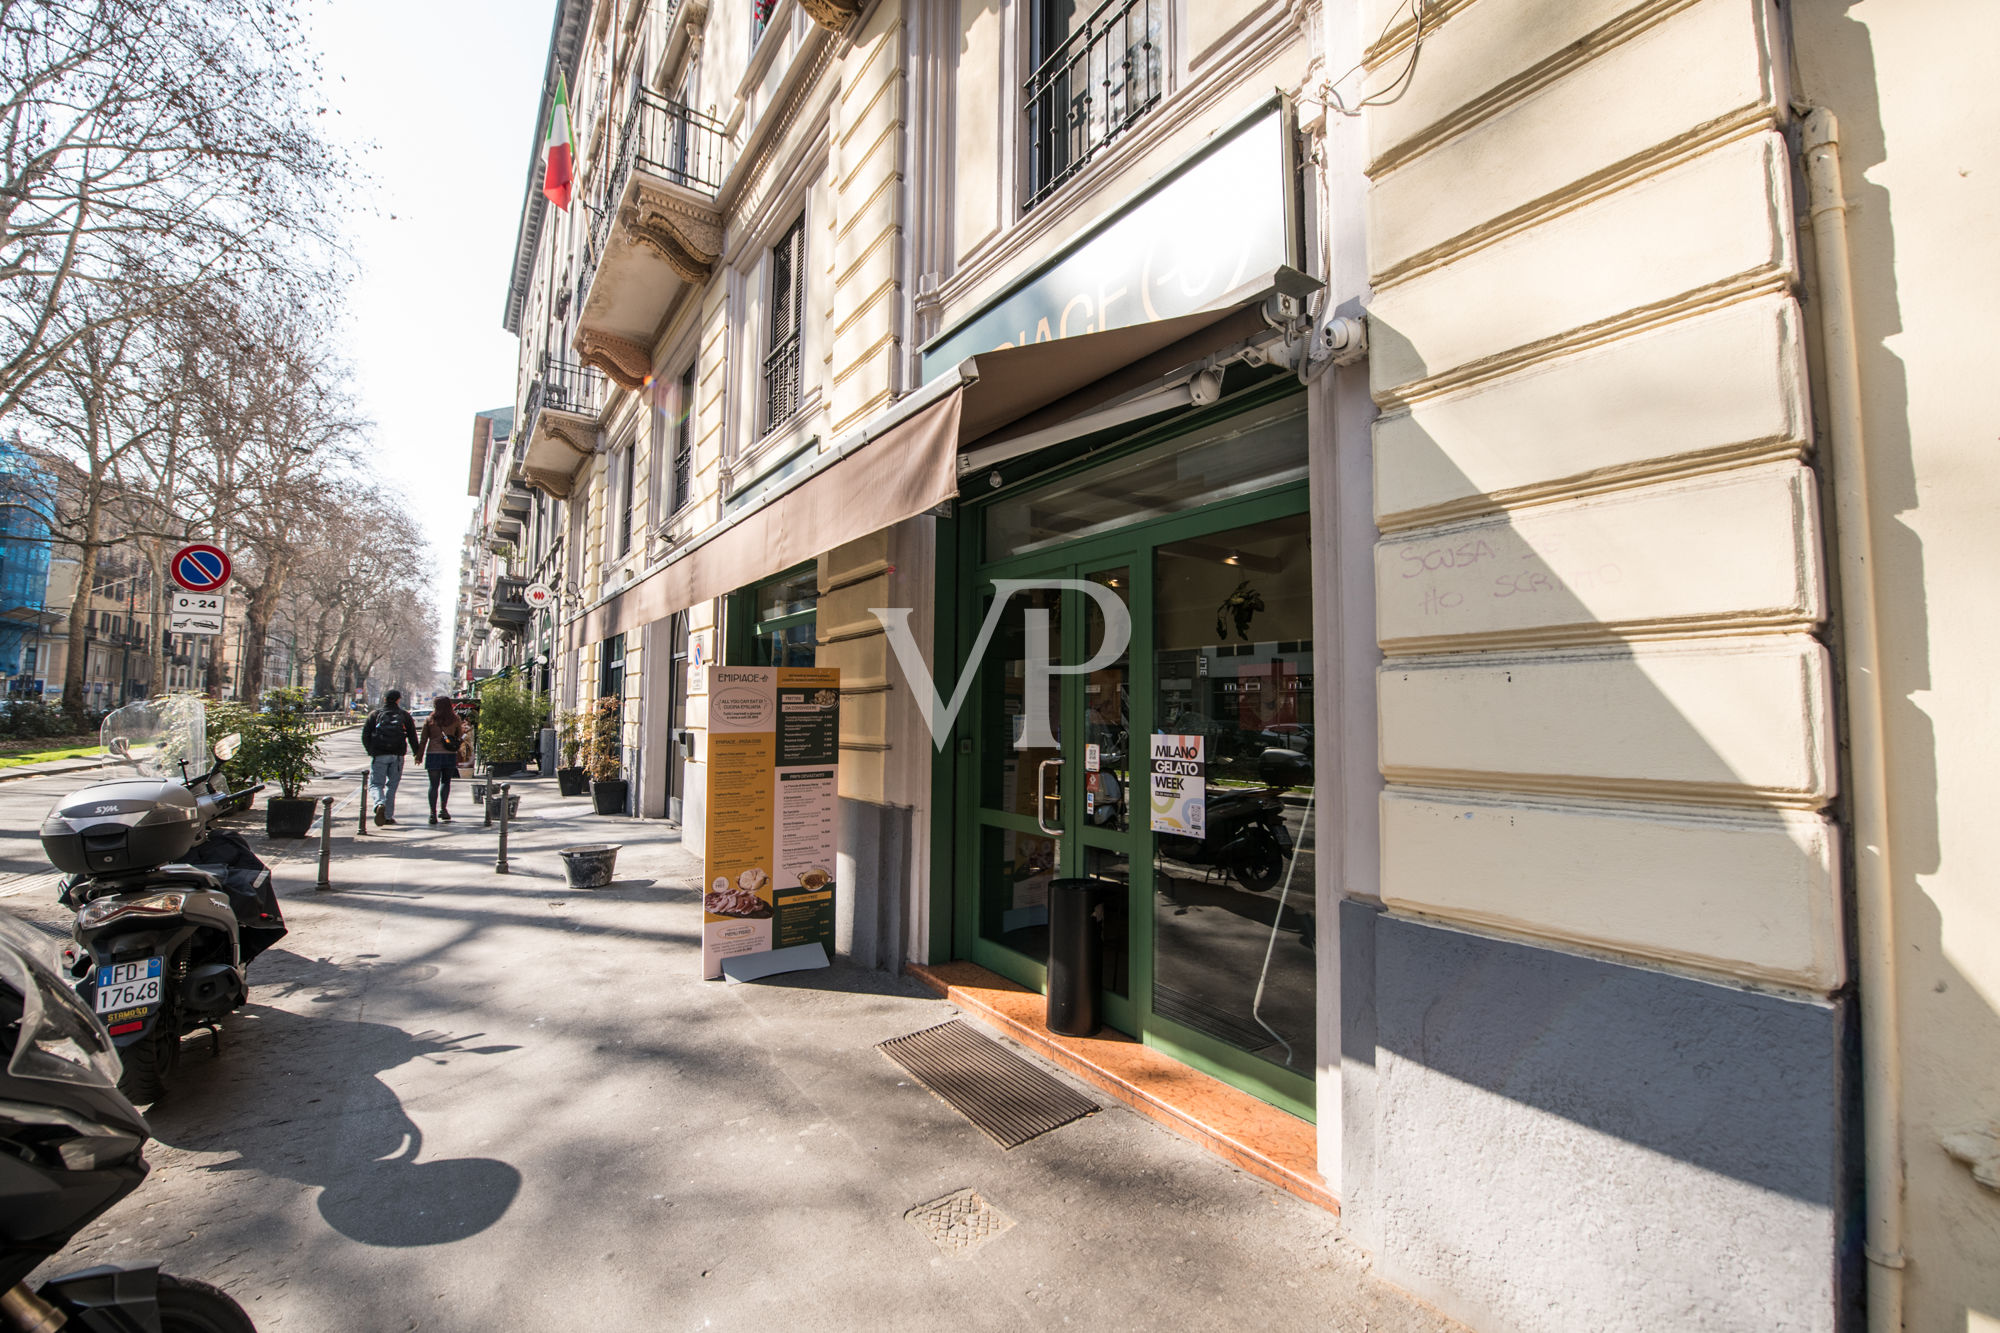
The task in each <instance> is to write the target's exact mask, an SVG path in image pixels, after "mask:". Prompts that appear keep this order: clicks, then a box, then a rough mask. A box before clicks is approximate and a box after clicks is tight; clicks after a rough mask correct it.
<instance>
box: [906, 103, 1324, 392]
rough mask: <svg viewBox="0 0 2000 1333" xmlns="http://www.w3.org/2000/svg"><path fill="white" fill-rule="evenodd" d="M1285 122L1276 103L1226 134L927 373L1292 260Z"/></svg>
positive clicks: (965, 335)
mask: <svg viewBox="0 0 2000 1333" xmlns="http://www.w3.org/2000/svg"><path fill="white" fill-rule="evenodd" d="M1289 128H1290V118H1289V117H1288V116H1287V115H1286V114H1285V108H1284V106H1283V105H1282V104H1280V103H1273V104H1272V105H1271V106H1270V108H1269V109H1268V110H1267V111H1266V112H1265V113H1264V114H1262V115H1257V116H1253V117H1251V118H1250V119H1248V120H1247V121H1245V122H1243V123H1242V124H1241V125H1239V126H1237V128H1235V129H1234V130H1232V131H1229V132H1228V133H1226V134H1224V135H1223V136H1222V137H1221V138H1219V139H1218V140H1217V141H1216V142H1215V143H1214V144H1212V145H1210V146H1209V147H1207V148H1205V149H1203V150H1202V151H1201V152H1200V153H1199V154H1198V155H1197V156H1196V157H1195V158H1194V159H1193V160H1191V161H1189V162H1187V163H1185V164H1183V165H1182V166H1180V167H1179V168H1177V169H1176V170H1175V171H1174V172H1173V173H1172V174H1171V175H1169V176H1168V177H1166V178H1165V179H1164V180H1161V181H1158V182H1156V183H1155V184H1153V185H1151V186H1149V187H1148V188H1147V189H1146V190H1145V191H1144V192H1143V193H1141V194H1140V195H1139V196H1138V198H1136V199H1134V200H1133V201H1132V202H1131V203H1130V204H1128V205H1127V206H1126V207H1124V208H1123V209H1121V210H1119V211H1118V212H1116V213H1114V214H1113V215H1112V216H1111V217H1109V218H1107V219H1106V220H1105V221H1103V222H1101V223H1099V224H1098V225H1097V226H1095V227H1093V228H1092V229H1091V230H1090V231H1088V232H1086V233H1085V234H1084V235H1083V236H1082V237H1081V238H1079V239H1077V240H1076V241H1073V242H1071V243H1070V244H1069V245H1067V246H1065V247H1064V248H1063V249H1062V250H1060V251H1058V252H1057V254H1056V256H1055V257H1054V258H1053V259H1052V260H1051V261H1050V262H1049V263H1047V264H1046V265H1044V266H1043V267H1042V268H1040V269H1039V270H1037V271H1036V272H1035V273H1033V274H1032V275H1030V276H1029V277H1028V278H1027V279H1026V280H1024V281H1022V282H1020V283H1018V284H1017V285H1015V286H1014V287H1012V288H1010V289H1009V290H1008V291H1007V292H1006V293H1004V294H1003V295H1002V296H1000V297H999V298H998V299H997V300H996V301H994V302H993V303H992V304H990V305H988V306H987V307H986V308H984V309H983V310H981V311H979V313H977V314H975V315H973V316H972V317H971V318H970V319H968V320H966V321H965V322H963V323H961V324H960V325H959V326H958V327H957V328H955V329H953V330H952V331H951V332H949V333H947V334H945V335H944V336H943V337H941V338H939V339H938V340H937V341H936V342H934V343H932V344H931V345H930V346H929V347H927V348H925V349H924V379H925V380H930V379H931V378H933V377H934V376H936V375H939V374H941V373H943V372H944V371H945V370H947V369H949V368H950V367H952V366H955V365H957V364H958V363H959V362H961V361H963V360H965V359H966V358H967V357H970V356H976V355H978V354H979V353H981V352H990V351H993V350H995V349H996V348H1001V347H1016V346H1020V345H1022V344H1024V343H1039V342H1050V341H1052V340H1054V339H1058V338H1073V337H1075V336H1077V335H1078V334H1082V333H1098V332H1101V331H1102V330H1105V329H1119V328H1124V327H1126V326H1128V325H1132V324H1143V323H1147V322H1149V321H1152V320H1157V319H1171V318H1172V317H1174V316H1175V315H1189V314H1193V313H1194V312H1196V311H1198V310H1203V309H1206V308H1208V307H1209V306H1212V305H1214V304H1215V303H1216V302H1217V301H1218V300H1220V299H1221V298H1222V297H1224V296H1227V295H1228V294H1229V293H1231V292H1233V291H1236V290H1237V289H1238V288H1240V287H1242V286H1243V285H1244V284H1245V283H1248V282H1250V281H1252V280H1254V279H1256V278H1258V277H1260V276H1262V275H1263V274H1266V273H1269V272H1270V271H1271V270H1273V269H1275V268H1279V267H1281V266H1284V265H1288V264H1289V265H1294V266H1296V258H1295V256H1296V252H1297V246H1296V245H1295V244H1294V238H1293V219H1294V217H1295V216H1296V210H1295V208H1294V206H1293V202H1292V201H1293V193H1294V189H1295V181H1296V174H1295V173H1294V172H1293V171H1292V169H1291V158H1292V154H1291V142H1290V133H1289ZM1045 207H1046V205H1045Z"/></svg>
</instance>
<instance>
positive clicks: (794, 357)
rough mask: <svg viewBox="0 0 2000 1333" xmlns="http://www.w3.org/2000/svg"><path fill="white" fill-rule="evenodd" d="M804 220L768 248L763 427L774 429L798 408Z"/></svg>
mask: <svg viewBox="0 0 2000 1333" xmlns="http://www.w3.org/2000/svg"><path fill="white" fill-rule="evenodd" d="M805 296H806V220H805V215H804V214H801V215H800V216H799V220H798V221H797V222H794V223H793V224H792V225H791V226H790V227H788V228H786V229H785V234H784V235H783V236H782V237H780V238H779V239H778V243H777V244H776V245H775V246H773V247H771V350H770V353H769V354H768V355H767V356H766V357H765V358H764V429H765V430H767V431H770V430H776V429H777V428H778V427H779V426H782V425H784V424H785V423H786V422H787V421H790V420H791V419H792V417H793V416H794V415H795V414H796V413H797V412H798V410H799V378H800V370H801V366H800V356H799V331H800V329H801V328H802V327H803V325H804V323H805V319H804V311H803V306H804V305H805Z"/></svg>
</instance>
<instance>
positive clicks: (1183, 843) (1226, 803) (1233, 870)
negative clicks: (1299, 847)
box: [1159, 749, 1311, 893]
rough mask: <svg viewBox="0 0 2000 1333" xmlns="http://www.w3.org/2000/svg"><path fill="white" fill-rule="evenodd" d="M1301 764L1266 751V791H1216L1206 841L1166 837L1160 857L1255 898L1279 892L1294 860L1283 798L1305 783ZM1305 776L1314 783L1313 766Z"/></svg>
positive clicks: (1263, 764)
mask: <svg viewBox="0 0 2000 1333" xmlns="http://www.w3.org/2000/svg"><path fill="white" fill-rule="evenodd" d="M1298 758H1299V757H1298V756H1297V755H1294V754H1293V753H1291V752H1290V751H1287V750H1277V749H1272V750H1266V751H1265V752H1264V753H1263V755H1262V756H1261V758H1260V761H1259V765H1258V769H1259V772H1258V776H1259V777H1260V778H1262V780H1263V781H1264V783H1265V784H1266V785H1265V786H1262V787H1243V788H1215V789H1211V790H1210V792H1209V796H1208V802H1207V808H1206V810H1205V811H1204V814H1205V816H1206V818H1205V820H1204V830H1203V835H1202V836H1201V837H1199V838H1194V837H1188V836H1186V835H1183V834H1171V833H1170V834H1163V835H1161V837H1160V841H1159V850H1160V854H1161V855H1162V856H1165V857H1168V858H1170V859H1172V860H1175V861H1179V862H1181V863H1182V864H1183V865H1192V866H1208V867H1212V868H1214V869H1217V870H1221V871H1223V872H1225V873H1226V874H1228V875H1229V876H1231V877H1232V878H1233V879H1235V881H1236V882H1237V883H1238V884H1241V885H1242V886H1243V887H1244V888H1246V889H1248V890H1250V891H1251V892H1252V893H1264V892H1267V891H1268V890H1270V889H1272V888H1274V887H1275V886H1276V885H1277V883H1278V881H1279V880H1280V879H1282V878H1284V874H1285V862H1287V861H1289V860H1290V859H1291V857H1292V850H1293V847H1292V830H1291V826H1290V825H1288V824H1287V823H1285V803H1284V800H1283V799H1282V797H1281V793H1282V792H1283V791H1284V790H1285V788H1287V787H1289V786H1293V785H1296V783H1297V782H1298V781H1299V780H1300V778H1299V774H1298V771H1297V761H1298ZM1304 772H1305V775H1306V776H1305V779H1304V780H1306V781H1310V780H1311V766H1310V761H1309V760H1308V761H1306V766H1305V770H1304Z"/></svg>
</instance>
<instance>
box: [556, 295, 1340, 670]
mask: <svg viewBox="0 0 2000 1333" xmlns="http://www.w3.org/2000/svg"><path fill="white" fill-rule="evenodd" d="M1318 286H1319V284H1318V282H1316V281H1315V280H1314V279H1312V278H1309V277H1307V276H1306V275H1305V274H1302V273H1299V272H1297V271H1295V270H1292V269H1280V270H1278V271H1277V272H1276V273H1273V274H1270V275H1268V276H1266V277H1265V278H1263V279H1261V280H1260V281H1258V282H1256V283H1252V284H1250V285H1249V286H1247V287H1245V288H1243V289H1241V290H1240V291H1239V292H1237V293H1235V294H1233V295H1231V296H1230V297H1228V298H1226V299H1225V300H1223V301H1221V302H1218V303H1217V304H1216V305H1215V306H1214V307H1212V308H1211V309H1208V310H1204V311H1200V312H1197V313H1195V314H1192V315H1181V316H1178V317H1176V318H1173V319H1162V320H1155V321H1153V322H1151V323H1147V324H1135V325H1132V326H1130V327H1127V328H1121V329H1110V330H1107V331H1106V332H1103V333H1086V334H1080V335H1078V336H1076V337H1073V338H1064V339H1061V340H1059V341H1055V342H1045V343H1031V344H1029V345H1027V346H1024V347H1006V348H1001V349H999V350H997V351H992V352H982V353H980V354H979V355H978V356H975V357H972V358H969V359H968V360H966V361H963V362H961V363H959V365H958V366H956V367H955V368H953V369H952V370H951V371H949V372H947V373H946V374H944V375H940V376H939V377H938V378H937V379H935V380H933V381H931V383H929V384H927V385H925V386H924V387H923V388H922V389H920V390H918V391H917V392H916V393H913V394H911V395H910V396H909V397H907V398H905V399H904V400H903V401H902V402H900V403H898V404H896V406H894V407H892V408H890V409H889V410H888V411H887V412H885V413H883V414H882V415H881V416H880V417H878V418H877V419H876V420H875V421H873V422H871V423H869V424H868V425H866V426H864V427H862V428H861V429H859V430H857V431H854V432H853V433H852V434H850V435H848V436H846V437H844V438H843V439H841V440H838V441H836V442H835V443H834V444H833V445H832V446H831V447H829V448H828V449H826V450H825V451H824V452H823V453H822V454H821V455H820V456H819V458H818V459H816V460H814V462H813V463H812V464H811V465H810V467H809V468H808V470H806V471H804V472H803V473H802V474H801V475H799V476H797V477H794V478H787V479H786V480H785V481H784V482H783V483H781V487H782V489H778V490H776V491H774V492H773V493H772V494H771V495H770V498H769V499H767V500H765V501H764V502H763V503H761V504H759V505H758V506H757V507H756V508H752V509H749V510H747V511H745V512H743V513H741V514H739V515H735V516H728V517H725V518H724V519H723V520H722V522H721V523H719V524H717V525H716V526H714V527H712V528H710V529H708V530H707V531H706V532H704V533H701V534H700V535H698V536H696V537H695V538H694V539H692V540H691V541H689V542H688V543H687V544H686V545H685V546H683V547H682V548H681V549H680V551H678V552H677V553H676V554H675V555H674V556H673V558H672V559H671V560H670V561H669V562H668V563H667V564H665V565H663V566H661V567H660V568H658V569H656V570H654V571H653V572H652V573H650V574H648V575H646V576H645V577H644V578H642V579H640V580H639V581H638V582H636V583H634V584H633V585H632V586H631V587H630V588H627V589H626V590H625V591H624V592H622V593H620V594H618V595H617V596H615V597H612V598H610V599H609V600H607V601H605V602H603V603H601V604H599V605H598V606H596V607H594V608H592V609H591V610H590V611H589V612H587V613H586V614H585V615H584V616H583V617H582V618H581V620H580V621H578V622H577V623H576V625H575V626H572V628H571V634H570V643H571V646H576V645H578V644H582V643H594V642H596V641H598V640H600V639H603V638H606V637H608V636H610V635H613V634H622V633H626V632H628V631H630V630H634V629H637V628H638V627H639V626H641V625H646V624H649V623H651V622H652V621H655V620H659V619H661V618H663V617H665V616H669V615H672V614H673V613H674V612H676V611H682V610H686V609H687V608H688V607H691V606H696V605H699V604H700V603H702V602H706V601H709V600H711V599H712V598H716V597H720V596H722V595H723V594H724V593H728V592H733V591H735V590H736V589H738V588H742V587H745V586H746V585H748V584H752V583H755V582H757V581H758V580H760V579H764V578H768V577H770V576H771V575H773V574H776V573H778V572H779V571H781V570H785V569H789V568H791V567H792V566H794V565H798V564H803V563H804V562H806V561H808V560H811V559H813V558H814V557H816V556H818V555H820V554H821V553H822V552H825V551H829V550H832V549H833V548H834V547H836V546H840V545H842V544H843V543H846V542H851V541H855V540H857V539H859V538H861V537H865V536H867V535H868V534H869V533H871V532H878V531H880V530H881V529H883V528H886V527H890V526H892V525H894V524H897V523H900V522H902V521H903V520H904V519H908V518H914V517H916V516H917V515H918V514H922V513H926V512H928V511H930V510H932V509H935V508H936V507H937V506H938V505H940V504H942V503H944V502H945V501H946V500H949V499H951V498H952V497H954V496H956V495H957V494H958V478H959V476H960V474H961V472H962V471H965V470H968V469H970V468H973V467H986V466H989V465H990V463H991V461H993V460H997V459H1000V458H1006V457H1013V456H1017V455H1019V454H1021V453H1025V452H1028V451H1030V450H1031V449H1035V448H1041V447H1044V446H1045V445H1046V444H1048V443H1052V442H1054V440H1055V438H1057V437H1058V436H1061V435H1063V434H1064V433H1065V432H1067V433H1068V434H1069V435H1071V436H1074V435H1076V434H1081V433H1086V432H1089V431H1094V430H1099V429H1104V428H1106V427H1108V426H1111V425H1116V424H1119V423H1121V422H1123V421H1130V420H1136V419H1138V417H1140V416H1145V415H1153V414H1157V413H1159V412H1163V411H1170V410H1172V409H1174V408H1176V407H1183V406H1187V405H1189V404H1190V403H1198V402H1202V401H1204V399H1203V398H1202V396H1201V389H1200V387H1199V384H1198V380H1197V377H1198V374H1199V370H1198V368H1199V367H1200V366H1201V365H1202V364H1203V363H1204V361H1205V359H1212V358H1214V357H1215V356H1217V355H1218V354H1220V353H1225V352H1227V351H1229V350H1230V349H1232V348H1238V347H1243V346H1249V345H1253V344H1257V343H1260V342H1261V343H1268V342H1269V341H1271V340H1272V339H1273V338H1274V337H1276V336H1278V335H1277V332H1276V330H1275V329H1274V323H1275V322H1276V321H1274V319H1273V317H1272V315H1273V309H1272V307H1271V306H1270V305H1269V304H1268V303H1270V302H1271V301H1273V300H1274V299H1279V298H1281V299H1282V301H1284V302H1289V303H1290V304H1287V305H1285V306H1284V309H1285V310H1286V311H1291V312H1296V311H1300V310H1302V309H1303V306H1302V302H1303V298H1304V295H1305V294H1307V293H1309V292H1311V291H1312V290H1313V289H1315V288H1317V287H1318ZM578 626H580V627H581V632H580V633H579V632H578Z"/></svg>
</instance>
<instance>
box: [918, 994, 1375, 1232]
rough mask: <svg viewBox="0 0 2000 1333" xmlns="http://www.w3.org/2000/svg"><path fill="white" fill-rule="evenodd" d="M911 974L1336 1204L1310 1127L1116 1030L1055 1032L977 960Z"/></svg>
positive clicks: (1174, 1125)
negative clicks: (1092, 1034) (1076, 1034)
mask: <svg viewBox="0 0 2000 1333" xmlns="http://www.w3.org/2000/svg"><path fill="white" fill-rule="evenodd" d="M906 970H907V971H908V972H909V974H910V975H911V976H913V977H915V978H916V979H917V980H918V981H921V982H923V983H924V984H925V985H926V986H929V987H930V988H931V989H932V990H935V991H936V992H937V993H938V994H940V995H942V996H944V997H945V998H946V999H948V1000H950V1001H951V1002H952V1003H953V1004H955V1005H957V1006H958V1007H959V1008H960V1009H962V1010H964V1011H965V1012H966V1013H968V1014H970V1015H972V1016H973V1017H975V1018H978V1019H981V1020H983V1021H984V1022H986V1023H989V1024H991V1025H992V1026H994V1027H996V1028H998V1029H999V1030H1000V1031H1001V1032H1003V1033H1005V1034H1006V1035H1007V1036H1009V1037H1011V1038H1013V1039H1014V1040H1015V1041H1017V1042H1019V1043H1020V1044H1021V1045H1023V1046H1025V1047H1027V1048H1028V1049H1029V1050H1031V1051H1033V1052H1035V1053H1036V1054H1038V1055H1040V1056H1043V1057H1044V1058H1046V1059H1048V1060H1051V1061H1053V1062H1054V1063H1056V1064H1058V1065H1060V1066H1062V1067H1063V1068H1064V1069H1067V1070H1068V1071H1069V1072H1070V1073H1072V1074H1074V1075H1076V1076H1077V1077H1078V1078H1080V1079H1082V1080H1083V1081H1084V1082H1086V1083H1088V1084H1090V1085H1091V1086H1093V1087H1096V1088H1101V1089H1103V1090H1104V1091H1105V1092H1107V1093H1109V1094H1110V1095H1111V1096H1113V1097H1116V1098H1117V1099H1118V1100H1119V1101H1121V1102H1124V1103H1125V1104H1126V1105H1128V1106H1130V1107H1131V1108H1132V1109H1133V1110H1135V1111H1138V1112H1139V1113H1140V1114H1141V1115H1144V1116H1146V1117H1148V1118H1149V1119H1152V1120H1154V1121H1156V1122H1158V1123H1159V1124H1161V1125H1164V1126H1166V1127H1167V1128H1168V1129H1170V1130H1172V1131H1173V1132H1174V1133H1176V1134H1179V1135H1180V1136H1181V1137H1183V1138H1186V1139H1191V1140H1193V1141H1194V1142H1195V1143H1198V1144H1200V1145H1201V1146H1202V1147H1204V1148H1206V1149H1208V1151H1210V1152H1212V1153H1214V1154H1215V1155H1216V1156H1217V1157H1220V1158H1222V1159H1223V1160H1224V1161H1226V1162H1230V1163H1232V1164H1233V1165H1236V1166H1239V1167H1241V1168H1242V1169H1243V1170H1245V1171H1248V1172H1249V1173H1250V1174H1251V1175H1253V1176H1256V1177H1257V1178H1258V1179H1259V1180H1264V1181H1268V1182H1269V1183H1271V1184H1273V1185H1276V1186H1277V1187H1278V1188H1279V1189H1282V1190H1285V1191H1287V1192H1288V1193H1291V1194H1296V1195H1297V1196H1298V1197H1299V1198H1301V1199H1304V1200H1305V1201H1306V1202H1308V1203H1314V1204H1318V1205H1319V1206H1320V1207H1322V1208H1325V1209H1328V1210H1329V1211H1331V1212H1335V1213H1337V1212H1339V1211H1340V1201H1339V1200H1338V1199H1336V1198H1334V1197H1333V1193H1332V1191H1330V1190H1329V1189H1327V1187H1326V1181H1325V1179H1324V1178H1322V1177H1321V1175H1320V1173H1319V1167H1318V1161H1319V1141H1318V1131H1317V1130H1315V1129H1314V1127H1313V1126H1312V1125H1311V1124H1309V1123H1307V1122H1306V1121H1304V1120H1301V1119H1299V1118H1298V1117H1297V1116H1295V1115H1291V1114H1289V1113H1287V1112H1285V1111H1281V1110H1279V1109H1278V1108H1277V1107H1275V1106H1272V1105H1271V1104H1270V1103H1268V1102H1262V1101H1259V1100H1258V1099H1257V1098H1255V1097H1252V1096H1251V1095H1250V1094H1249V1093H1247V1092H1244V1091H1242V1090H1241V1089H1239V1088H1232V1087H1230V1086H1229V1085H1228V1084H1227V1083H1224V1082H1223V1081H1222V1080H1221V1079H1218V1078H1212V1077H1210V1076H1209V1075H1207V1074H1204V1073H1202V1072H1201V1071H1200V1070H1197V1069H1191V1068H1189V1067H1188V1066H1187V1065H1184V1064H1182V1063H1181V1062H1180V1061H1178V1060H1176V1059H1174V1058H1173V1057H1172V1056H1169V1055H1166V1054H1164V1053H1162V1052H1160V1051H1156V1050H1154V1049H1153V1048H1152V1047H1150V1046H1146V1045H1144V1044H1142V1043H1140V1042H1137V1041H1134V1040H1133V1039H1132V1038H1130V1037H1128V1036H1126V1035H1124V1034H1123V1033H1120V1032H1113V1031H1111V1030H1110V1029H1109V1028H1106V1029H1103V1030H1102V1032H1101V1033H1100V1034H1099V1035H1098V1036H1095V1037H1064V1036H1059V1035H1058V1034H1056V1033H1053V1032H1051V1031H1049V1029H1048V1026H1047V1025H1046V1023H1045V1022H1044V1021H1043V1020H1044V1017H1045V1016H1046V1012H1047V1010H1046V1007H1045V1002H1044V1001H1043V999H1042V997H1041V995H1039V994H1038V993H1036V992H1035V991H1031V990H1028V989H1027V988H1025V987H1022V986H1017V985H1015V984H1014V983H1013V982H1011V981H1009V980H1007V978H1005V977H1003V976H1000V975H999V974H997V973H994V972H989V971H987V970H986V969H985V968H983V967H981V966H979V965H978V964H977V963H967V962H955V963H911V964H910V965H909V966H908V968H907V969H906Z"/></svg>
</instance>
